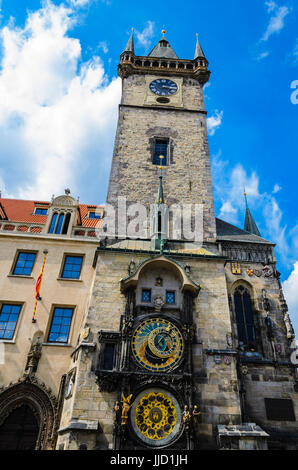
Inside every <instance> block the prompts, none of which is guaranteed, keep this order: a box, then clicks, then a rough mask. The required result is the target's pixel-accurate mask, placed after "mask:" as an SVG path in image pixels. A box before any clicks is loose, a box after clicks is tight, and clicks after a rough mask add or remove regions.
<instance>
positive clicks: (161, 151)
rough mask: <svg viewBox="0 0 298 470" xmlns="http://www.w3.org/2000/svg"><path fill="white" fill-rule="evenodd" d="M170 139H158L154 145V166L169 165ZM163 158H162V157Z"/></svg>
mask: <svg viewBox="0 0 298 470" xmlns="http://www.w3.org/2000/svg"><path fill="white" fill-rule="evenodd" d="M168 148H169V140H168V139H156V140H155V143H154V155H153V165H161V166H166V165H168ZM161 156H162V157H163V158H160V157H161Z"/></svg>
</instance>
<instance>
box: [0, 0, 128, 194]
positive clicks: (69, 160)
mask: <svg viewBox="0 0 298 470" xmlns="http://www.w3.org/2000/svg"><path fill="white" fill-rule="evenodd" d="M76 19H77V18H76V16H75V15H74V11H73V9H71V8H66V7H65V6H64V5H63V4H60V5H59V6H55V5H54V4H52V3H51V2H47V3H46V4H44V6H43V8H41V9H40V10H38V11H36V12H34V13H30V14H29V16H28V19H27V22H26V24H25V26H24V28H23V29H19V28H16V27H14V26H13V25H10V26H6V27H4V28H3V29H2V30H0V34H1V38H2V41H3V59H2V68H1V69H0V102H1V108H0V141H1V148H0V159H1V167H2V171H1V174H0V181H1V178H2V180H3V181H4V182H5V186H6V189H7V192H8V194H9V195H13V196H15V197H20V198H29V199H31V198H33V199H36V198H38V199H49V197H50V196H51V194H52V193H55V194H56V195H57V194H59V193H62V192H63V189H64V188H65V187H66V186H69V187H70V188H71V189H72V191H73V192H74V193H75V192H77V194H78V191H84V194H88V190H89V188H90V187H91V189H92V191H91V190H90V193H89V194H90V195H91V194H94V191H95V190H96V189H97V187H98V185H99V186H104V185H105V184H106V182H105V180H107V177H108V171H109V165H110V158H111V149H112V148H113V139H114V132H115V124H116V118H117V105H118V103H119V100H120V94H121V84H120V79H115V80H113V81H112V82H111V83H109V82H108V81H107V79H106V77H105V73H104V68H103V64H102V62H101V59H100V58H99V57H96V56H95V57H92V58H91V60H89V61H88V62H85V63H82V64H80V61H81V46H80V43H79V41H78V40H77V39H74V38H71V37H68V35H67V33H68V31H69V29H70V28H71V27H72V26H73V24H74V23H75V21H76ZM94 175H97V178H94ZM84 181H85V184H84ZM82 186H83V187H84V188H85V189H84V190H82ZM2 188H3V187H2ZM0 189H1V188H0ZM2 195H3V196H5V195H6V194H5V193H4V194H2ZM104 196H105V194H100V193H99V194H98V197H99V198H102V199H104ZM87 202H89V201H87ZM90 202H92V201H90Z"/></svg>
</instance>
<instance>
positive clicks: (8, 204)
mask: <svg viewBox="0 0 298 470" xmlns="http://www.w3.org/2000/svg"><path fill="white" fill-rule="evenodd" d="M0 204H1V206H2V208H3V210H4V211H5V214H6V215H7V218H8V220H9V221H11V222H25V223H31V224H32V223H35V224H45V223H46V221H47V218H48V216H47V215H35V214H34V210H35V208H36V207H42V206H43V208H45V206H47V207H49V206H50V202H48V201H38V202H37V201H25V200H23V199H3V198H1V199H0ZM103 208H104V206H98V205H90V204H79V211H80V219H81V223H82V227H96V226H98V225H99V226H101V225H102V220H98V219H89V218H87V217H88V212H89V210H90V209H91V210H93V211H94V210H96V209H98V210H99V209H100V210H101V212H102V211H103Z"/></svg>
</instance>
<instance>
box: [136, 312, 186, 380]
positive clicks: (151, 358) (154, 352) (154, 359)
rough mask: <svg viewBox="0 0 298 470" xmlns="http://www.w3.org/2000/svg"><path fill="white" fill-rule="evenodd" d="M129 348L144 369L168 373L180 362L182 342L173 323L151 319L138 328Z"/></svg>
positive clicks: (182, 349) (179, 333)
mask: <svg viewBox="0 0 298 470" xmlns="http://www.w3.org/2000/svg"><path fill="white" fill-rule="evenodd" d="M131 347H132V352H133V356H134V358H135V360H136V361H137V363H138V364H139V365H140V366H142V367H143V368H144V369H147V370H150V371H154V372H168V371H170V370H172V369H174V368H175V367H176V366H177V365H178V364H179V362H180V361H181V359H182V355H183V351H184V341H183V337H182V334H181V332H180V331H179V329H178V328H177V327H176V326H175V325H174V324H173V323H171V322H170V321H168V320H166V319H162V318H152V319H149V320H146V321H144V322H143V323H141V324H140V325H139V326H138V328H137V329H136V331H135V332H134V335H133V338H132V344H131Z"/></svg>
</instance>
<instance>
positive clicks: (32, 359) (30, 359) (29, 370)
mask: <svg viewBox="0 0 298 470" xmlns="http://www.w3.org/2000/svg"><path fill="white" fill-rule="evenodd" d="M42 341H43V337H42V336H40V335H39V333H37V335H36V336H34V338H33V340H32V343H31V347H30V350H29V353H28V356H27V364H26V368H25V373H26V374H28V375H31V374H35V372H36V370H37V367H38V363H39V360H40V358H41V352H42Z"/></svg>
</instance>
